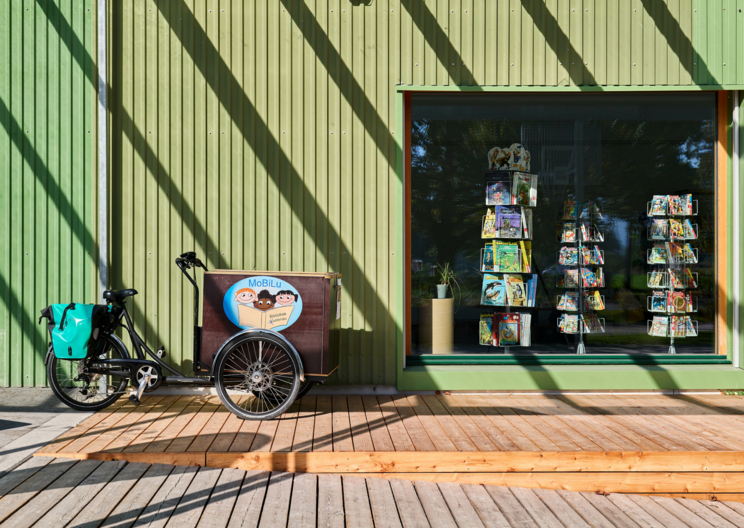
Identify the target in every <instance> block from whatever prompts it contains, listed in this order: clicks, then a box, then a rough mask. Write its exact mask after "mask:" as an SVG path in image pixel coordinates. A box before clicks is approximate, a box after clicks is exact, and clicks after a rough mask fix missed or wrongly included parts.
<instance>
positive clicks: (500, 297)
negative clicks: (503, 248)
mask: <svg viewBox="0 0 744 528" xmlns="http://www.w3.org/2000/svg"><path fill="white" fill-rule="evenodd" d="M481 304H483V305H485V306H506V287H505V286H504V278H503V277H502V276H501V275H489V274H486V275H483V289H482V290H481Z"/></svg>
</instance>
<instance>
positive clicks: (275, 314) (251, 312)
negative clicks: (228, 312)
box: [238, 304, 294, 330]
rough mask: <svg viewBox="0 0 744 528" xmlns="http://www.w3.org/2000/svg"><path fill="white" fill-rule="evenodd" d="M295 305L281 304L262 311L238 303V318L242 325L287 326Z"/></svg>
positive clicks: (260, 326)
mask: <svg viewBox="0 0 744 528" xmlns="http://www.w3.org/2000/svg"><path fill="white" fill-rule="evenodd" d="M292 310H294V306H280V307H278V308H272V309H271V310H267V311H265V312H262V311H261V310H257V309H255V308H253V307H252V306H248V305H245V304H238V319H239V321H240V326H252V327H253V328H264V329H266V330H271V329H272V328H276V327H277V326H285V325H286V324H287V322H289V316H290V315H292Z"/></svg>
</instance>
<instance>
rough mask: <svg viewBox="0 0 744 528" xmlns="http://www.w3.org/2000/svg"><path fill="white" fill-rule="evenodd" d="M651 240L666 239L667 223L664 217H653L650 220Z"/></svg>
mask: <svg viewBox="0 0 744 528" xmlns="http://www.w3.org/2000/svg"><path fill="white" fill-rule="evenodd" d="M649 238H651V240H666V239H667V238H669V223H668V222H667V221H666V220H665V219H660V218H654V220H653V221H652V222H651V233H650V235H649Z"/></svg>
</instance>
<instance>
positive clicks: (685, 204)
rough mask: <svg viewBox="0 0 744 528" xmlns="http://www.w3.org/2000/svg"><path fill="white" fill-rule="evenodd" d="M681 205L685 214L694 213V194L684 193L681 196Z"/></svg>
mask: <svg viewBox="0 0 744 528" xmlns="http://www.w3.org/2000/svg"><path fill="white" fill-rule="evenodd" d="M680 201H681V206H682V209H683V210H684V213H682V214H684V215H688V216H690V215H692V195H691V194H683V195H682V196H680Z"/></svg>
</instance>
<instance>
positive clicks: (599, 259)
mask: <svg viewBox="0 0 744 528" xmlns="http://www.w3.org/2000/svg"><path fill="white" fill-rule="evenodd" d="M594 254H595V255H596V256H597V257H596V258H597V263H599V264H604V255H602V251H601V250H600V249H599V246H594Z"/></svg>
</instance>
